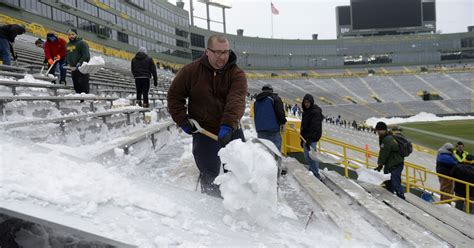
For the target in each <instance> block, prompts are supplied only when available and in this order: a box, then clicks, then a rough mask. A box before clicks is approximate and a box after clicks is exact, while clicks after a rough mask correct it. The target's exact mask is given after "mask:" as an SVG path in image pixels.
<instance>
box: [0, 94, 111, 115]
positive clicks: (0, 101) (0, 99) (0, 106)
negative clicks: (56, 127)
mask: <svg viewBox="0 0 474 248" xmlns="http://www.w3.org/2000/svg"><path fill="white" fill-rule="evenodd" d="M117 99H118V98H117V97H102V96H0V114H2V113H3V110H4V108H5V106H4V105H5V103H9V102H14V101H26V102H33V101H50V102H54V103H56V108H57V109H60V103H61V102H65V101H87V102H89V104H90V110H91V111H94V110H95V109H94V101H108V102H110V106H113V101H115V100H117Z"/></svg>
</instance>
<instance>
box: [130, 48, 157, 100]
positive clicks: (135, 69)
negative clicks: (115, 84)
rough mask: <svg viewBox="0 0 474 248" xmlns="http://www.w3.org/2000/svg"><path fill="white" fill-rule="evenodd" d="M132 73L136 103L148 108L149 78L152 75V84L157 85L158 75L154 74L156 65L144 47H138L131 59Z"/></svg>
mask: <svg viewBox="0 0 474 248" xmlns="http://www.w3.org/2000/svg"><path fill="white" fill-rule="evenodd" d="M132 74H133V77H134V78H135V86H136V87H137V103H138V106H142V96H143V107H144V108H148V107H150V104H149V102H148V91H149V90H150V78H151V76H153V80H154V82H153V85H155V87H156V86H158V77H157V74H156V65H155V63H154V62H153V59H152V58H151V57H150V56H148V55H147V50H146V48H145V47H140V49H139V50H138V52H137V54H136V55H135V58H133V59H132Z"/></svg>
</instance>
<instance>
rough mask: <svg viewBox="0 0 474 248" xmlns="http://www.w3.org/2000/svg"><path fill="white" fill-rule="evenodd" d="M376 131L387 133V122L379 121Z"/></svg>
mask: <svg viewBox="0 0 474 248" xmlns="http://www.w3.org/2000/svg"><path fill="white" fill-rule="evenodd" d="M375 130H377V131H378V130H385V131H387V124H385V122H383V121H379V122H377V124H376V125H375Z"/></svg>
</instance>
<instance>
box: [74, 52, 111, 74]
mask: <svg viewBox="0 0 474 248" xmlns="http://www.w3.org/2000/svg"><path fill="white" fill-rule="evenodd" d="M104 65H105V61H104V58H102V57H101V56H94V57H92V58H91V59H90V60H89V62H84V63H82V65H81V67H79V71H80V72H81V73H84V74H87V73H89V74H93V73H96V72H97V71H99V70H100V69H101V68H102V67H103V66H104Z"/></svg>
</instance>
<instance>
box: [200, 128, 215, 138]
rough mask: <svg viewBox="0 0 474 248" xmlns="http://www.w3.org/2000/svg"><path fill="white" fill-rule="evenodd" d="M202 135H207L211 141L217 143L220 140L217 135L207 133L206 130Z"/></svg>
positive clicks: (202, 131) (203, 130)
mask: <svg viewBox="0 0 474 248" xmlns="http://www.w3.org/2000/svg"><path fill="white" fill-rule="evenodd" d="M200 133H202V134H204V135H206V136H207V137H209V138H211V139H213V140H215V141H217V140H218V137H217V135H215V134H213V133H211V132H209V131H207V130H206V129H202V130H201V132H200Z"/></svg>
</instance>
